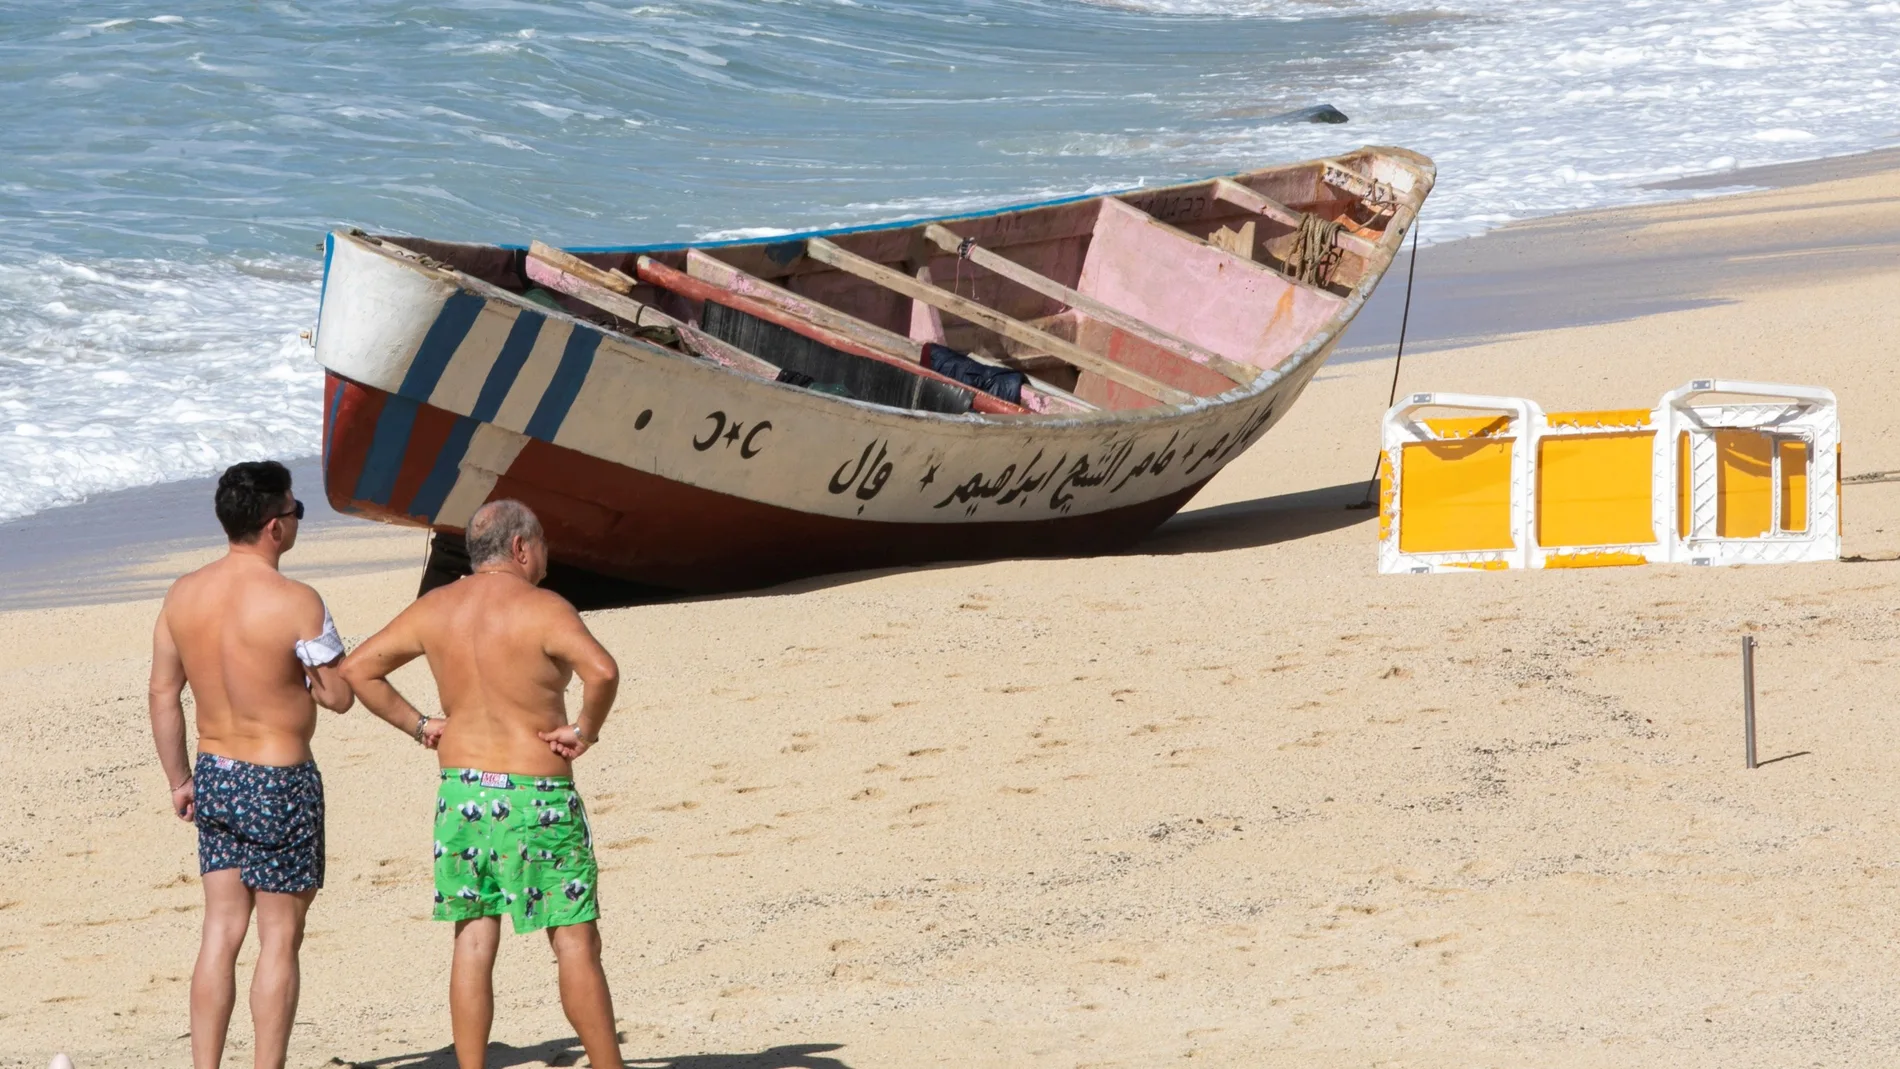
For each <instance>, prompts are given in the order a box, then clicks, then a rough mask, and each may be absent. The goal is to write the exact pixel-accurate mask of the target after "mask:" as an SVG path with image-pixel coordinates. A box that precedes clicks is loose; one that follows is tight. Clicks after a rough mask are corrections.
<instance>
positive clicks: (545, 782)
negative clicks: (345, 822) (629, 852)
mask: <svg viewBox="0 0 1900 1069" xmlns="http://www.w3.org/2000/svg"><path fill="white" fill-rule="evenodd" d="M599 878H600V866H599V864H598V863H597V862H596V861H595V860H594V837H593V833H592V832H591V831H590V830H589V828H588V826H587V813H586V811H585V810H584V809H583V808H582V807H581V796H580V795H579V794H577V793H575V791H574V781H573V780H571V779H569V778H568V777H566V776H538V777H528V776H514V775H510V774H508V773H506V772H482V771H479V770H477V769H472V768H445V769H443V770H442V784H441V786H440V787H439V788H438V789H437V791H436V798H435V919H436V920H439V921H462V920H469V919H471V918H474V917H498V916H501V915H502V914H507V915H508V918H509V919H510V921H512V922H513V924H514V929H515V932H516V933H517V934H518V933H521V932H533V931H539V930H540V929H542V928H560V927H563V926H565V925H569V924H584V923H586V922H587V921H591V920H595V919H597V918H599V916H600V905H599V902H598V900H597V899H596V897H595V884H596V883H598V882H599Z"/></svg>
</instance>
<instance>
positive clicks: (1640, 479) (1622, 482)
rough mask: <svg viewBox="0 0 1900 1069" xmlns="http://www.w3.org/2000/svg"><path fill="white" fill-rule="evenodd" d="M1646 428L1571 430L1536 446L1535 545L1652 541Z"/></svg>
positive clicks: (1650, 444) (1649, 439) (1652, 437)
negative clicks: (1598, 431)
mask: <svg viewBox="0 0 1900 1069" xmlns="http://www.w3.org/2000/svg"><path fill="white" fill-rule="evenodd" d="M1655 442H1656V436H1655V434H1653V433H1651V432H1649V431H1632V432H1626V433H1623V434H1576V435H1562V436H1553V437H1549V438H1545V439H1543V440H1542V441H1540V442H1539V443H1538V445H1537V453H1538V456H1537V544H1538V545H1540V546H1620V545H1638V544H1644V543H1649V542H1654V541H1655V540H1656V531H1655V528H1653V527H1651V526H1650V522H1651V517H1652V515H1653V513H1654V509H1653V508H1652V506H1651V497H1650V495H1651V490H1650V481H1649V467H1650V463H1651V459H1652V457H1651V450H1652V449H1653V448H1654V446H1655Z"/></svg>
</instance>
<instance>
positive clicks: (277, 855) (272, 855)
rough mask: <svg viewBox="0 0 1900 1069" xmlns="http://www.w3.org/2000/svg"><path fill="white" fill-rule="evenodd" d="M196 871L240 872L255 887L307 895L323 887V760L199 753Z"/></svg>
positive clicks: (196, 770) (194, 775)
mask: <svg viewBox="0 0 1900 1069" xmlns="http://www.w3.org/2000/svg"><path fill="white" fill-rule="evenodd" d="M191 776H192V781H193V783H194V784H195V789H196V794H197V807H198V813H197V816H196V818H195V819H196V822H197V825H198V871H199V873H201V874H203V873H209V872H217V871H219V870H221V869H236V870H238V879H239V880H240V881H242V882H243V884H244V886H246V887H249V888H250V889H251V890H253V891H269V892H274V893H277V894H301V893H302V892H304V891H313V890H315V889H317V888H319V887H322V886H323V777H322V776H320V775H318V774H317V764H316V762H314V761H305V762H304V763H303V764H301V765H287V766H280V765H254V764H251V763H250V762H248V761H239V760H237V759H236V758H233V757H219V756H217V755H215V754H208V753H201V754H199V755H198V764H197V766H196V767H195V768H193V769H192V772H191Z"/></svg>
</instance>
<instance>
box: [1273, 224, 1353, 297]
mask: <svg viewBox="0 0 1900 1069" xmlns="http://www.w3.org/2000/svg"><path fill="white" fill-rule="evenodd" d="M1341 229H1343V228H1342V227H1341V226H1340V225H1339V224H1338V223H1336V222H1333V221H1332V220H1331V219H1321V218H1320V217H1319V216H1317V215H1314V214H1312V213H1310V212H1308V213H1304V214H1302V215H1301V216H1300V228H1299V229H1298V230H1296V231H1294V233H1293V248H1292V249H1291V250H1289V251H1288V252H1287V255H1286V268H1287V271H1288V273H1290V274H1291V275H1292V276H1293V277H1294V278H1296V279H1298V280H1300V281H1301V282H1304V283H1306V284H1307V285H1309V286H1323V285H1325V284H1326V280H1327V279H1328V278H1330V277H1331V276H1332V273H1333V265H1334V264H1335V263H1337V262H1338V260H1339V250H1338V249H1337V248H1336V247H1335V243H1336V242H1337V241H1338V240H1339V232H1340V230H1341Z"/></svg>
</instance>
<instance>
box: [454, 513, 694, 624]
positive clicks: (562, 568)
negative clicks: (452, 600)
mask: <svg viewBox="0 0 1900 1069" xmlns="http://www.w3.org/2000/svg"><path fill="white" fill-rule="evenodd" d="M473 571H474V569H472V568H470V567H469V564H468V543H466V542H464V541H463V540H462V536H461V535H458V534H452V533H450V532H447V531H437V532H435V534H434V535H433V536H432V537H431V538H430V539H429V562H428V563H427V564H426V565H424V566H423V569H422V584H421V586H420V587H419V588H418V589H417V590H416V597H421V596H422V595H424V594H427V593H428V592H429V591H431V590H434V589H435V588H436V587H439V586H448V585H449V584H450V583H453V582H455V581H456V580H457V579H460V578H462V577H463V576H465V575H468V574H470V573H471V572H473ZM541 586H542V588H543V589H545V590H552V591H554V592H555V593H556V594H559V595H561V596H562V597H564V598H566V599H567V600H568V603H569V604H571V605H573V606H574V607H575V608H576V609H616V608H620V607H622V606H626V605H640V604H644V603H646V602H652V601H667V600H669V599H672V598H677V597H679V596H680V592H679V591H677V590H673V589H669V588H667V587H660V586H654V585H652V584H650V583H636V582H634V581H632V580H631V579H620V578H617V577H615V576H611V575H601V574H600V573H599V572H590V571H588V570H587V569H585V568H576V567H574V566H573V565H571V564H562V563H561V562H560V561H553V560H551V561H549V562H548V577H547V578H546V579H543V580H542V581H541Z"/></svg>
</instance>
